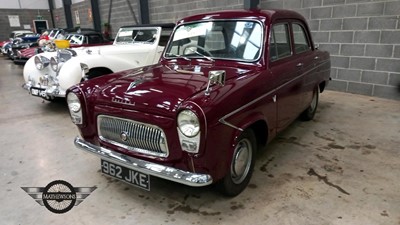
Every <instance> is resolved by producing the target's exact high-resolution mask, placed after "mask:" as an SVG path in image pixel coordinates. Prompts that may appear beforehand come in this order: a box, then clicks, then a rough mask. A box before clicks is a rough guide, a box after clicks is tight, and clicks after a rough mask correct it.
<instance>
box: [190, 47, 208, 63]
mask: <svg viewBox="0 0 400 225" xmlns="http://www.w3.org/2000/svg"><path fill="white" fill-rule="evenodd" d="M188 49H189V50H190V51H192V52H194V53H196V54H197V55H199V56H202V57H204V58H206V59H208V61H211V62H214V59H213V58H211V57H210V56H206V55H204V54H201V53H200V52H198V51H197V50H194V49H192V48H190V47H189V48H188Z"/></svg>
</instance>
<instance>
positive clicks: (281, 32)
mask: <svg viewBox="0 0 400 225" xmlns="http://www.w3.org/2000/svg"><path fill="white" fill-rule="evenodd" d="M290 49H291V48H290V39H289V26H288V24H276V25H273V27H272V31H271V39H270V53H269V54H270V59H271V61H275V60H278V59H281V58H285V57H287V56H290V55H292V51H291V50H290Z"/></svg>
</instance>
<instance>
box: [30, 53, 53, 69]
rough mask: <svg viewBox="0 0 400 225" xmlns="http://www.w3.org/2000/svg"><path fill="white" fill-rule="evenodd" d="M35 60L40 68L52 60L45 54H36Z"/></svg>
mask: <svg viewBox="0 0 400 225" xmlns="http://www.w3.org/2000/svg"><path fill="white" fill-rule="evenodd" d="M34 60H35V66H36V68H37V69H38V70H43V69H44V68H46V67H47V66H48V65H49V63H50V60H49V59H48V58H46V57H44V56H35V59H34Z"/></svg>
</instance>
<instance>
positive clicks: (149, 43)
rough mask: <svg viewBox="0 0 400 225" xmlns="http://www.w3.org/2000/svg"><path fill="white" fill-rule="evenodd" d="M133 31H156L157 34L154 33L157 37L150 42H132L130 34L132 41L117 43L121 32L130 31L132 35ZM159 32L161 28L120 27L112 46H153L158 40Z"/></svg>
mask: <svg viewBox="0 0 400 225" xmlns="http://www.w3.org/2000/svg"><path fill="white" fill-rule="evenodd" d="M134 30H156V31H157V33H156V35H157V37H156V38H155V39H154V41H152V42H148V41H134V40H133V37H132V34H131V35H130V36H131V39H132V40H130V41H118V37H119V35H120V33H121V32H126V31H132V33H133V31H134ZM160 31H161V27H121V28H120V29H119V30H118V33H117V35H116V36H115V39H114V45H126V44H148V45H153V44H155V43H156V42H157V41H156V40H157V39H158V38H159V36H160V33H161V32H160Z"/></svg>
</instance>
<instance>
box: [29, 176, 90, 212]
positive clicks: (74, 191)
mask: <svg viewBox="0 0 400 225" xmlns="http://www.w3.org/2000/svg"><path fill="white" fill-rule="evenodd" d="M21 188H22V189H23V190H24V191H25V192H26V193H28V194H29V196H31V197H32V198H33V199H34V200H35V201H36V202H37V203H39V205H41V206H45V207H46V208H47V209H48V210H49V211H51V212H53V213H57V214H62V213H66V212H68V211H69V210H71V209H72V208H73V207H74V206H77V205H79V204H80V203H82V202H83V200H84V199H85V198H87V197H88V196H89V195H90V194H91V193H92V192H93V191H94V190H96V188H97V187H95V186H94V187H73V186H72V185H71V184H70V183H68V182H66V181H63V180H55V181H52V182H50V183H49V184H48V185H47V186H46V187H21Z"/></svg>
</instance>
